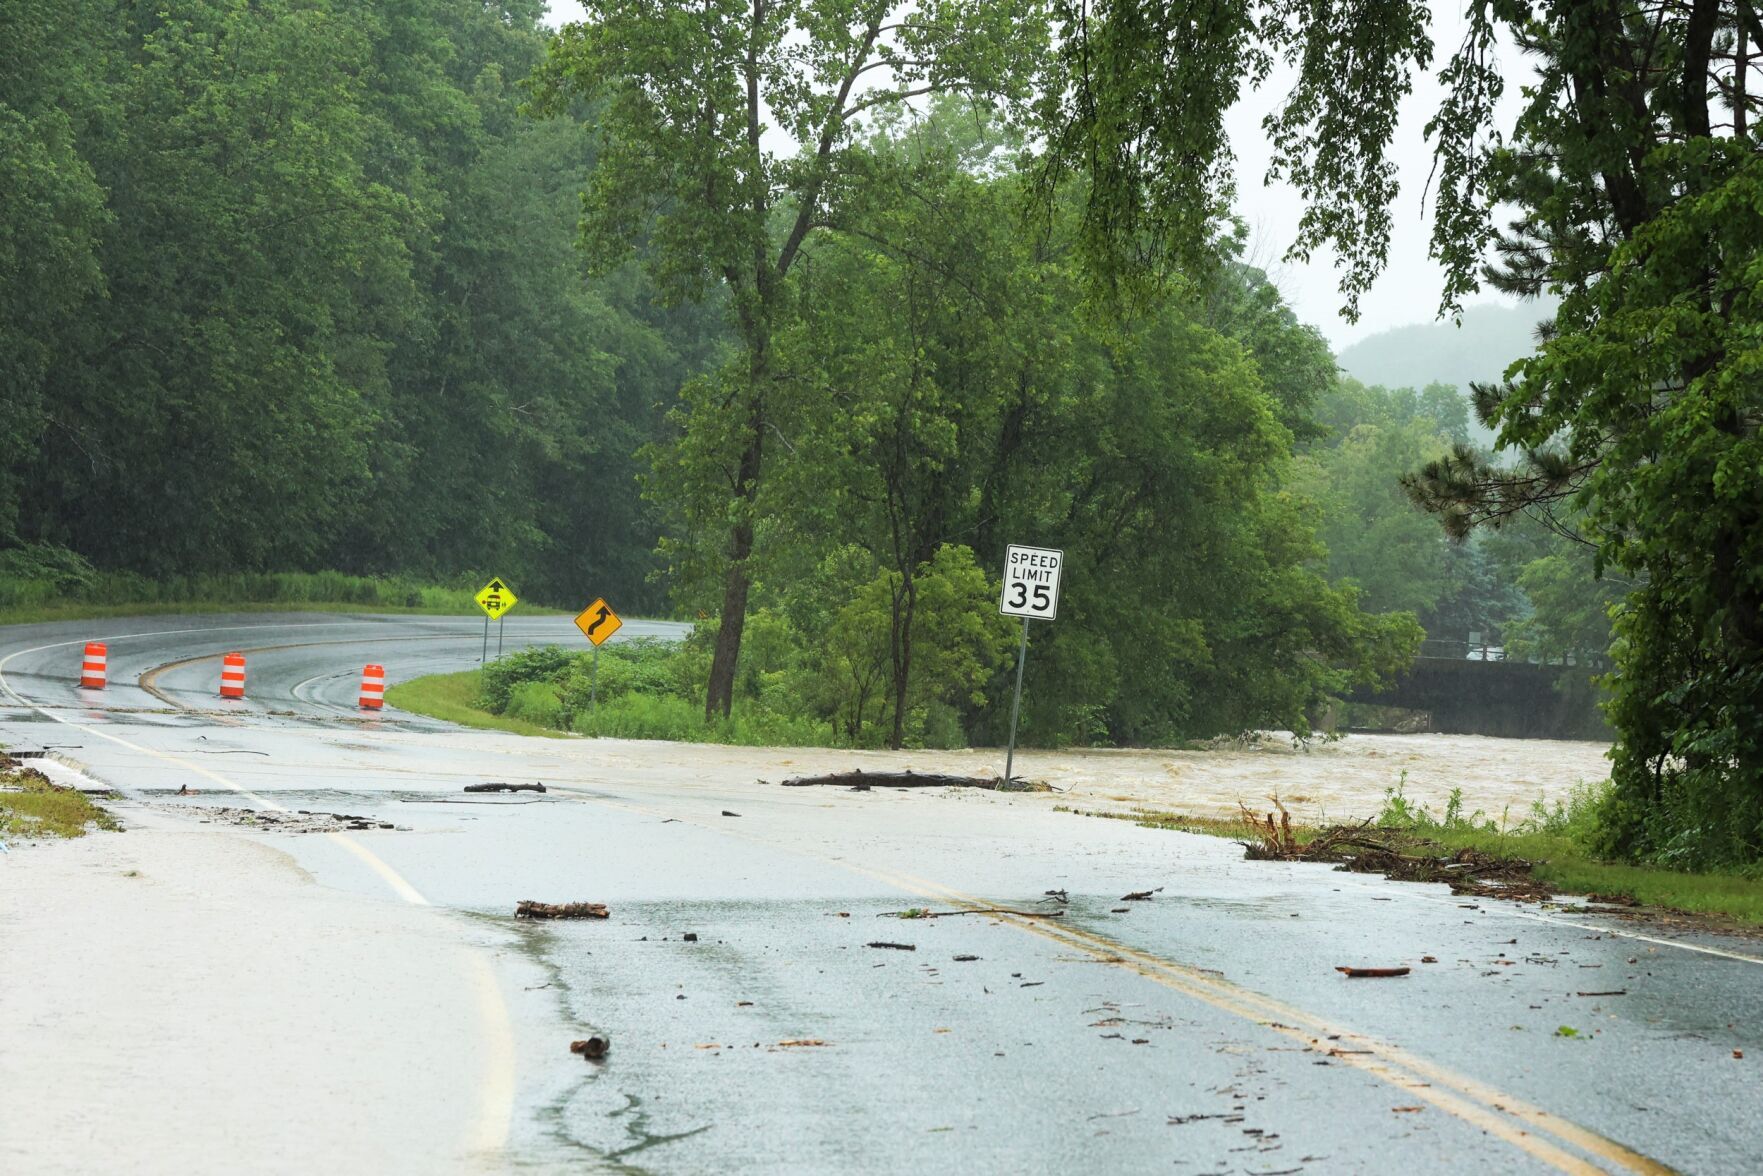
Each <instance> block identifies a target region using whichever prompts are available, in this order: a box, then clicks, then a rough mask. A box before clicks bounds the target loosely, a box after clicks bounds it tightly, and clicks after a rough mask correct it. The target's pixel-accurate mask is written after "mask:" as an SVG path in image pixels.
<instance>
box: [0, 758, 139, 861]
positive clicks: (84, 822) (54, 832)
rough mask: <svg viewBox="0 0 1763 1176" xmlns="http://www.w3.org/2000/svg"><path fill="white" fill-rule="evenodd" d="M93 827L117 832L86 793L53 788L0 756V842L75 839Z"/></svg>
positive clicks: (36, 773) (30, 770)
mask: <svg viewBox="0 0 1763 1176" xmlns="http://www.w3.org/2000/svg"><path fill="white" fill-rule="evenodd" d="M94 825H95V826H97V827H98V828H100V829H114V828H116V822H115V820H114V819H112V817H111V816H110V814H109V813H107V812H105V811H104V810H103V809H101V808H99V807H98V806H97V805H95V804H93V803H92V801H91V798H90V797H88V796H87V795H86V794H85V793H83V792H81V791H79V790H78V789H76V788H63V787H61V786H60V785H58V784H53V783H51V782H50V781H49V778H48V777H47V776H45V775H43V773H41V772H39V771H37V770H35V769H34V768H28V767H25V766H24V765H22V764H20V763H19V762H18V761H16V760H14V759H12V758H11V757H10V756H7V755H6V754H5V753H3V752H0V839H7V838H19V839H28V838H37V837H78V836H80V835H81V834H83V833H85V831H86V830H87V829H89V828H91V827H92V826H94Z"/></svg>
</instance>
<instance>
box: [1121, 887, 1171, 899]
mask: <svg viewBox="0 0 1763 1176" xmlns="http://www.w3.org/2000/svg"><path fill="white" fill-rule="evenodd" d="M1161 893H1163V887H1161V886H1159V887H1158V888H1157V889H1155V890H1135V891H1133V892H1132V893H1131V894H1123V895H1121V896H1120V901H1121V902H1150V901H1151V896H1152V895H1153V894H1161Z"/></svg>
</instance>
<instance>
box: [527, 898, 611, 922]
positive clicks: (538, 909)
mask: <svg viewBox="0 0 1763 1176" xmlns="http://www.w3.org/2000/svg"><path fill="white" fill-rule="evenodd" d="M610 913H611V912H610V911H608V910H607V909H606V904H605V903H603V902H558V903H551V902H534V901H533V900H532V899H530V898H523V899H521V900H520V902H519V903H518V904H517V905H516V906H515V908H514V917H515V918H517V919H604V918H606V917H607V916H608V915H609V914H610Z"/></svg>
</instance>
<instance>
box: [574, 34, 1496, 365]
mask: <svg viewBox="0 0 1763 1176" xmlns="http://www.w3.org/2000/svg"><path fill="white" fill-rule="evenodd" d="M1439 7H1440V8H1442V9H1444V10H1445V11H1443V12H1436V11H1435V14H1434V17H1433V30H1432V34H1433V42H1434V68H1435V69H1436V68H1437V66H1438V65H1439V64H1441V63H1442V62H1443V60H1444V59H1445V58H1446V57H1447V56H1448V55H1449V53H1450V52H1451V51H1452V50H1453V49H1455V48H1456V46H1457V44H1458V42H1459V41H1460V40H1461V39H1462V35H1463V18H1462V14H1461V11H1460V10H1458V9H1456V6H1454V5H1451V4H1443V5H1440V6H1439ZM582 16H583V13H582V7H581V5H580V4H579V3H574V2H573V0H551V16H550V18H549V19H550V22H551V23H552V24H563V23H565V22H568V21H572V20H580V19H582ZM1289 76H1290V75H1285V77H1286V81H1283V82H1282V77H1281V75H1279V74H1276V75H1275V76H1274V77H1273V78H1272V79H1270V80H1269V82H1268V84H1267V85H1266V86H1264V87H1263V88H1262V89H1261V90H1260V91H1257V92H1252V93H1250V94H1248V95H1246V96H1245V97H1244V99H1243V100H1242V101H1241V102H1239V103H1238V104H1237V105H1236V106H1235V107H1233V108H1232V109H1231V111H1230V113H1229V114H1228V115H1226V118H1225V125H1226V129H1227V130H1228V132H1229V134H1230V139H1231V146H1232V148H1233V149H1234V150H1235V152H1236V156H1237V188H1238V195H1237V212H1238V213H1239V215H1241V216H1242V218H1243V220H1244V222H1245V223H1247V224H1248V226H1249V229H1250V257H1251V260H1253V261H1254V262H1255V263H1256V264H1257V265H1260V266H1261V267H1262V268H1263V269H1265V270H1267V271H1268V274H1269V276H1270V277H1271V278H1272V279H1273V281H1274V284H1275V285H1276V286H1278V287H1279V290H1280V292H1281V293H1282V294H1283V295H1284V296H1285V299H1286V301H1287V303H1289V304H1290V305H1291V306H1292V307H1293V309H1294V310H1296V311H1297V314H1298V317H1299V318H1300V319H1302V320H1303V321H1305V322H1308V323H1314V324H1315V325H1316V326H1317V327H1318V328H1319V329H1320V330H1321V331H1322V333H1323V335H1324V336H1326V337H1327V339H1328V341H1329V342H1330V344H1332V345H1333V346H1334V348H1335V349H1336V350H1337V351H1338V350H1340V349H1341V348H1342V347H1345V346H1346V345H1348V344H1349V343H1353V342H1356V341H1357V340H1359V339H1362V338H1364V337H1365V336H1366V335H1370V334H1375V333H1376V332H1378V331H1383V330H1387V329H1389V328H1390V327H1399V326H1405V325H1407V324H1409V323H1416V322H1430V321H1432V319H1433V317H1434V315H1435V313H1436V312H1437V308H1438V301H1439V292H1440V290H1441V289H1442V288H1443V284H1444V281H1443V273H1442V271H1441V270H1440V269H1439V266H1438V265H1437V263H1435V262H1434V261H1433V260H1432V259H1431V258H1430V257H1428V256H1427V252H1426V248H1427V239H1428V236H1429V235H1430V233H1431V221H1430V215H1429V214H1430V202H1429V204H1428V206H1427V207H1426V208H1423V207H1422V203H1421V195H1422V192H1423V191H1424V189H1425V187H1426V180H1427V173H1428V172H1429V171H1430V170H1431V167H1432V151H1431V149H1430V147H1429V146H1428V144H1427V143H1426V141H1425V139H1424V138H1423V136H1422V128H1424V127H1425V125H1426V122H1427V119H1428V118H1429V117H1431V115H1432V112H1433V111H1434V110H1435V109H1436V108H1437V106H1438V101H1439V94H1440V91H1439V88H1438V86H1436V85H1435V84H1434V83H1433V80H1432V78H1431V77H1430V76H1428V77H1419V78H1416V79H1415V84H1414V92H1413V93H1412V94H1410V95H1409V96H1408V98H1407V100H1406V101H1404V102H1403V104H1402V109H1401V113H1400V118H1399V120H1398V125H1397V131H1396V138H1395V142H1394V143H1393V144H1392V145H1391V155H1392V157H1393V158H1394V159H1395V160H1396V162H1397V166H1398V167H1399V168H1400V178H1401V185H1402V189H1401V193H1400V195H1399V196H1398V197H1397V198H1396V206H1395V209H1394V211H1393V216H1392V220H1393V222H1394V231H1393V234H1392V237H1391V241H1390V252H1389V263H1388V266H1387V267H1386V268H1385V270H1384V272H1383V274H1382V276H1381V277H1379V279H1378V280H1377V282H1376V283H1375V284H1374V285H1373V286H1372V287H1371V289H1370V290H1369V291H1367V292H1366V293H1365V295H1364V296H1363V297H1361V298H1360V300H1359V309H1360V318H1359V321H1358V322H1357V323H1349V322H1347V321H1346V320H1345V319H1343V318H1341V317H1340V315H1339V313H1338V311H1339V308H1340V305H1341V302H1342V301H1343V300H1342V298H1341V296H1340V293H1339V290H1338V289H1337V286H1338V278H1337V275H1336V273H1335V271H1334V258H1333V256H1332V255H1330V254H1325V253H1324V252H1322V251H1318V252H1317V253H1316V254H1315V256H1313V257H1312V259H1311V260H1310V261H1309V262H1308V263H1306V264H1302V265H1287V264H1283V263H1281V262H1280V260H1279V258H1280V256H1281V255H1282V254H1284V253H1285V251H1286V248H1287V247H1288V246H1289V245H1290V244H1291V243H1292V238H1293V237H1294V236H1295V235H1296V234H1297V228H1298V218H1299V216H1300V215H1301V213H1302V208H1301V206H1300V205H1299V202H1298V197H1297V194H1296V193H1295V192H1294V191H1293V190H1292V189H1291V188H1290V187H1289V186H1288V185H1286V184H1284V183H1280V184H1275V185H1273V186H1271V187H1268V186H1264V185H1263V184H1262V182H1261V178H1262V176H1263V175H1265V174H1266V171H1267V160H1268V151H1267V147H1266V144H1265V142H1264V140H1263V138H1262V134H1261V119H1262V116H1263V115H1265V114H1267V113H1268V112H1269V111H1270V110H1272V109H1273V108H1274V107H1275V106H1277V105H1278V103H1279V102H1280V100H1281V99H1282V98H1283V97H1284V96H1285V88H1286V85H1288V84H1289ZM1516 100H1517V86H1516V85H1508V87H1507V96H1506V102H1505V104H1504V105H1505V106H1506V108H1507V110H1506V114H1507V117H1505V118H1502V119H1501V121H1502V122H1503V123H1508V124H1509V121H1510V107H1511V105H1512V103H1513V102H1515V101H1516ZM1469 301H1470V302H1472V303H1473V302H1477V301H1486V302H1503V303H1508V304H1509V300H1507V299H1505V298H1502V297H1500V296H1499V295H1496V294H1494V293H1492V292H1491V291H1489V292H1485V293H1483V294H1481V295H1476V296H1472V297H1471V299H1470V300H1469Z"/></svg>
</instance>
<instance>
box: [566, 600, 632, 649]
mask: <svg viewBox="0 0 1763 1176" xmlns="http://www.w3.org/2000/svg"><path fill="white" fill-rule="evenodd" d="M575 627H576V628H578V629H580V630H581V631H582V636H583V637H586V638H587V639H588V640H589V641H592V642H593V643H594V645H595V646H596V647H598V646H601V645H604V644H606V639H607V638H608V637H610V636H612V635H613V634H614V633H616V632H618V631H619V629H621V628H623V627H624V622H623V621H621V620H619V619H618V614H617V613H615V612H613V611H612V606H611V605H610V604H607V603H606V601H605V600H604V599H603V598H602V599H600V600H596V601H595V602H594V603H593V604H590V605H589V606H588V607H587V608H584V609H583V610H582V614H581V616H579V617H577V618H576V619H575Z"/></svg>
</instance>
